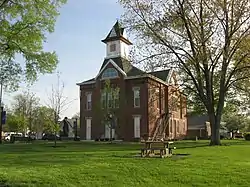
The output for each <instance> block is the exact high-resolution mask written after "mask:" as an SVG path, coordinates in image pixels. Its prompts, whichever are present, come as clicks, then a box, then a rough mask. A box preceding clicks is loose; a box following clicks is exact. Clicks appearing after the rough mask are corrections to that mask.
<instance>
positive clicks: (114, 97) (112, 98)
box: [101, 89, 120, 109]
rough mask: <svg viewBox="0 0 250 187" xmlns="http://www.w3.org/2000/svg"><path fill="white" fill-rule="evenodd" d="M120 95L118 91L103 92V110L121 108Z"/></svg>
mask: <svg viewBox="0 0 250 187" xmlns="http://www.w3.org/2000/svg"><path fill="white" fill-rule="evenodd" d="M119 95H120V92H119V90H118V89H111V90H110V92H105V91H102V92H101V105H102V108H103V109H104V108H119V102H120V100H119Z"/></svg>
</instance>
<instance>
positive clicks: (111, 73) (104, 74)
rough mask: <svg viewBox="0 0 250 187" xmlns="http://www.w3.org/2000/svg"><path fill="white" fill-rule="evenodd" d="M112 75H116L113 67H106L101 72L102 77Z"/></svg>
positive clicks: (110, 76)
mask: <svg viewBox="0 0 250 187" xmlns="http://www.w3.org/2000/svg"><path fill="white" fill-rule="evenodd" d="M112 77H118V72H117V71H116V69H115V68H107V69H106V70H105V71H104V72H103V74H102V78H112Z"/></svg>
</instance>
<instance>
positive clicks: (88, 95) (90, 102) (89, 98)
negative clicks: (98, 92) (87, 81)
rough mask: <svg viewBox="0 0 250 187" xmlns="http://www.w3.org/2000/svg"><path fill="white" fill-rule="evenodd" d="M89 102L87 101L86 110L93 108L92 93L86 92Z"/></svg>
mask: <svg viewBox="0 0 250 187" xmlns="http://www.w3.org/2000/svg"><path fill="white" fill-rule="evenodd" d="M86 97H87V102H86V110H91V109H92V93H86Z"/></svg>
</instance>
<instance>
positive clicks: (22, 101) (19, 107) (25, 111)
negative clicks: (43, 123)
mask: <svg viewBox="0 0 250 187" xmlns="http://www.w3.org/2000/svg"><path fill="white" fill-rule="evenodd" d="M38 106H39V98H37V97H36V96H35V94H34V93H31V92H23V93H22V94H18V95H16V96H14V102H13V105H12V112H13V114H15V115H16V116H18V117H19V118H20V119H22V120H21V121H20V122H22V126H23V127H24V129H22V130H23V131H24V132H26V129H27V128H28V129H29V130H30V131H33V130H34V128H35V127H34V120H35V112H36V108H37V107H38Z"/></svg>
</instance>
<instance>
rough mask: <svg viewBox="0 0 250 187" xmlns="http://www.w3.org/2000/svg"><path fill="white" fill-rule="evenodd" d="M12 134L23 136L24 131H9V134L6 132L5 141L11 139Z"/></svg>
mask: <svg viewBox="0 0 250 187" xmlns="http://www.w3.org/2000/svg"><path fill="white" fill-rule="evenodd" d="M11 135H13V136H19V137H22V136H23V134H22V133H9V134H6V136H5V138H4V140H5V141H10V139H11Z"/></svg>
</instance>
